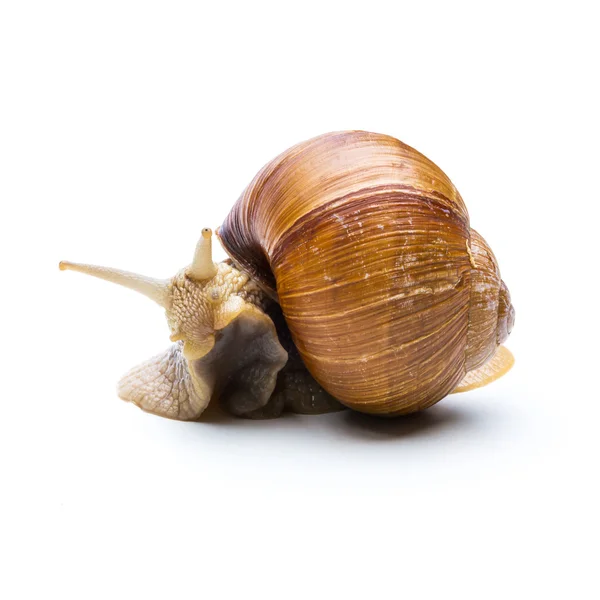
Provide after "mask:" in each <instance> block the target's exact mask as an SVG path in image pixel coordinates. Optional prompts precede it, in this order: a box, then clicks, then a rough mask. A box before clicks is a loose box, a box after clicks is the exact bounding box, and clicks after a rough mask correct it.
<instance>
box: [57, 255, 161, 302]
mask: <svg viewBox="0 0 600 600" xmlns="http://www.w3.org/2000/svg"><path fill="white" fill-rule="evenodd" d="M58 268H59V269H60V270H61V271H77V272H78V273H85V274H86V275H91V276H92V277H98V278H99V279H104V280H105V281H111V282H112V283H116V284H118V285H122V286H123V287H126V288H129V289H130V290H134V291H136V292H139V293H140V294H143V295H144V296H146V297H147V298H150V300H154V302H156V303H157V304H158V305H160V306H162V307H163V308H165V309H168V308H169V307H170V306H171V292H170V290H169V280H167V279H155V278H154V277H147V276H146V275H138V274H137V273H130V272H129V271H122V270H121V269H113V268H110V267H99V266H97V265H83V264H78V263H72V262H67V261H61V262H60V263H59V265H58Z"/></svg>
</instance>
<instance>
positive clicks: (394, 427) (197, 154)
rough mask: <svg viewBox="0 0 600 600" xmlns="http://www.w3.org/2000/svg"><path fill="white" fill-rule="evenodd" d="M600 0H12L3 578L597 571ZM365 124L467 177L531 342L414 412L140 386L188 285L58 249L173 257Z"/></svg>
mask: <svg viewBox="0 0 600 600" xmlns="http://www.w3.org/2000/svg"><path fill="white" fill-rule="evenodd" d="M594 4H595V3H593V2H576V1H572V2H565V3H556V2H539V3H538V2H527V1H520V2H502V3H498V4H492V3H480V2H474V3H472V4H470V3H465V2H443V3H442V2H440V3H431V2H400V1H395V2H388V3H382V2H376V1H373V0H369V1H368V2H360V3H352V2H344V3H332V2H325V1H321V2H318V3H314V4H313V3H311V2H306V1H304V2H295V3H287V2H277V3H272V4H269V3H264V2H257V1H253V2H238V3H235V2H230V3H218V2H211V3H203V2H188V3H183V2H150V1H145V2H131V1H124V0H119V1H117V2H110V1H104V2H80V1H73V2H62V1H57V2H38V3H35V2H27V1H14V2H11V1H7V2H3V3H2V5H1V6H2V8H1V9H0V61H1V71H0V85H1V93H0V202H1V206H2V208H1V213H0V227H1V232H0V244H1V249H0V250H1V253H0V260H1V264H2V280H1V281H2V283H1V285H2V293H1V295H0V302H1V304H2V306H1V315H2V320H3V325H2V343H1V345H0V352H1V353H2V357H1V362H0V365H1V370H2V379H1V387H0V394H1V396H0V401H1V407H2V414H1V416H0V444H1V448H0V461H1V466H2V472H1V480H0V482H1V486H2V490H1V491H0V503H1V510H0V520H1V530H0V552H1V553H2V557H0V564H1V571H2V573H1V575H0V596H2V598H6V599H7V600H9V599H10V600H12V599H21V598H35V599H42V598H43V599H46V598H52V599H53V598H60V599H71V598H77V599H81V598H85V599H88V598H90V599H95V598H111V599H114V598H144V599H145V598H177V599H179V598H182V599H187V598H204V599H210V600H214V599H220V598H303V599H304V598H355V597H356V598H369V599H380V598H398V597H403V598H410V599H411V600H412V599H420V598H440V597H443V598H461V599H465V598H477V599H482V598H485V599H489V598H503V599H504V598H527V599H530V598H542V597H543V598H553V597H556V598H577V599H586V598H598V594H599V593H600V585H599V582H598V543H599V542H598V539H599V538H598V536H599V534H600V527H599V517H598V503H599V500H600V497H599V493H598V488H597V486H598V473H599V469H598V456H599V455H600V452H599V450H600V441H599V434H598V431H599V428H600V421H599V418H600V408H599V400H600V394H599V392H598V387H599V386H598V376H597V373H598V358H599V351H598V336H599V335H600V331H599V328H598V262H597V252H598V250H597V248H598V242H597V240H598V218H599V217H600V209H599V200H600V199H599V192H598V189H599V185H598V174H599V158H600V156H599V151H598V134H599V127H598V125H599V123H598V107H599V106H600V97H599V94H598V58H599V56H600V47H599V43H598V28H597V24H598V17H597V15H595V14H594V12H593V5H594ZM339 129H367V130H372V131H377V132H382V133H387V134H391V135H393V136H395V137H398V138H400V139H402V140H403V141H404V142H406V143H408V144H410V145H412V146H414V147H416V148H417V149H418V150H420V151H421V152H423V153H425V154H426V155H427V156H429V157H430V158H431V159H432V160H434V161H435V162H436V163H437V164H439V165H440V166H441V167H442V169H444V171H446V173H448V174H449V176H450V177H451V178H452V180H453V181H454V183H455V184H456V186H457V187H458V189H459V190H460V191H461V193H462V195H463V197H464V199H465V201H466V203H467V205H468V207H469V210H470V214H471V222H472V225H473V226H474V227H475V228H476V229H478V230H479V231H480V232H481V233H482V234H483V235H484V236H485V238H486V239H487V240H488V242H489V243H490V245H491V246H492V248H493V249H494V251H495V253H496V255H497V257H498V259H499V262H500V266H501V269H502V274H503V277H504V279H505V281H506V282H507V284H508V286H509V288H510V290H511V292H512V296H513V300H514V304H515V307H516V311H517V319H516V327H515V330H514V332H513V335H512V337H511V339H510V340H509V343H508V346H509V348H511V350H512V351H513V353H514V354H515V356H516V359H517V364H516V366H515V368H514V369H513V371H512V372H511V373H510V374H509V375H507V376H506V377H505V378H504V379H502V380H500V381H498V382H496V383H495V384H494V385H492V386H490V387H487V388H485V389H480V390H476V391H473V392H469V393H467V394H462V395H457V396H451V397H449V398H447V399H445V400H443V401H442V402H441V403H440V404H439V405H437V406H436V407H434V408H433V409H431V410H430V411H428V412H427V413H425V414H423V415H422V416H419V417H416V418H411V419H404V420H395V421H379V420H373V419H369V418H364V417H360V416H356V415H354V414H351V413H341V414H333V415H327V416H320V417H300V416H290V417H288V418H283V419H280V420H277V421H267V422H248V421H243V420H230V421H226V422H210V423H206V422H203V423H194V424H190V423H178V422H173V421H168V420H164V419H160V418H157V417H154V416H151V415H147V414H145V413H143V412H141V411H139V410H138V409H136V408H135V407H134V406H131V405H128V404H125V403H123V402H121V401H120V400H119V399H118V398H117V396H116V393H115V382H116V381H117V379H118V378H119V376H120V375H121V374H122V373H123V372H124V371H126V370H127V369H128V368H129V367H131V366H133V365H134V364H137V363H138V362H140V361H142V360H144V359H145V358H147V357H149V356H150V355H152V354H154V353H157V352H159V351H161V350H162V349H163V348H165V347H167V346H168V344H169V341H168V339H167V338H168V329H167V326H166V323H165V321H164V319H163V316H162V314H161V310H160V309H159V308H157V307H156V306H155V305H153V304H152V303H150V302H148V301H147V300H144V299H143V298H141V297H140V296H138V295H136V294H133V293H131V292H128V291H126V290H122V289H119V288H117V287H115V286H111V285H109V284H107V283H104V282H100V281H98V280H94V279H91V278H85V277H83V276H80V275H77V274H73V273H60V272H59V270H58V268H57V265H58V261H59V260H61V259H67V260H74V261H81V262H92V263H99V264H107V265H111V266H117V267H121V268H125V269H131V270H136V271H139V272H142V273H146V274H149V275H154V276H161V277H167V276H170V275H172V274H174V273H175V272H176V271H177V270H178V269H179V268H181V267H182V266H184V265H185V264H187V263H188V262H189V260H190V259H191V255H192V251H193V248H194V245H195V243H196V240H197V237H198V235H199V232H200V229H201V228H202V227H204V226H211V227H213V228H214V227H216V226H218V225H219V224H220V223H221V221H222V220H223V218H224V216H225V215H226V214H227V212H228V210H229V209H230V207H231V206H232V204H233V202H234V201H235V200H236V198H237V197H238V195H239V193H240V192H241V191H242V189H243V188H244V187H245V185H246V184H247V183H249V181H250V180H251V178H252V177H253V175H254V174H255V173H256V171H257V170H258V169H259V168H260V167H261V166H262V165H263V164H264V163H265V162H267V161H268V160H270V159H271V158H273V157H274V156H275V155H276V154H278V153H279V152H281V151H282V150H284V149H285V148H287V147H288V146H290V145H292V144H294V143H296V142H299V141H301V140H304V139H306V138H309V137H312V136H314V135H317V134H320V133H323V132H326V131H331V130H339ZM218 252H219V254H218V258H223V257H224V253H223V252H222V251H221V249H220V248H219V249H218Z"/></svg>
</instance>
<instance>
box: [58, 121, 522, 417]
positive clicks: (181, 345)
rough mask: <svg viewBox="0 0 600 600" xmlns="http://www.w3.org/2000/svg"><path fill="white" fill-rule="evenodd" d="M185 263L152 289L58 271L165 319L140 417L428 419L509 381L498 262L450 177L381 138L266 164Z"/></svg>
mask: <svg viewBox="0 0 600 600" xmlns="http://www.w3.org/2000/svg"><path fill="white" fill-rule="evenodd" d="M216 234H217V237H218V239H219V240H220V242H221V244H222V246H223V247H224V249H225V251H226V252H227V254H228V255H229V257H230V258H229V259H228V260H226V261H224V262H221V263H220V264H215V263H214V262H213V259H212V250H211V244H212V231H211V230H210V229H203V230H202V232H201V236H200V240H199V242H198V244H197V246H196V249H195V254H194V257H193V260H192V263H191V264H190V265H189V266H188V267H186V268H184V269H183V270H182V271H180V272H179V273H177V274H176V275H175V276H174V277H173V278H172V279H168V280H161V279H153V278H150V277H145V276H141V275H136V274H133V273H129V272H126V271H121V270H117V269H112V268H105V267H98V266H93V265H84V264H76V263H70V262H61V263H60V268H61V269H63V270H65V269H69V270H73V271H79V272H82V273H87V274H89V275H93V276H95V277H100V278H102V279H106V280H108V281H112V282H114V283H118V284H121V285H123V286H125V287H129V288H131V289H133V290H136V291H138V292H140V293H142V294H144V295H145V296H147V297H149V298H150V299H152V300H154V301H155V302H156V303H158V304H159V305H160V306H161V307H163V308H164V310H165V312H166V317H167V322H168V325H169V328H170V332H171V337H170V339H171V341H172V342H173V345H172V346H171V347H170V348H169V349H168V350H167V351H166V352H165V353H163V354H161V355H158V356H155V357H154V358H151V359H150V360H148V361H146V362H145V363H143V364H141V365H140V366H138V367H136V368H134V369H132V370H131V371H130V372H129V373H127V374H126V375H125V376H124V377H123V379H122V380H121V381H120V383H119V387H118V393H119V396H120V397H121V398H123V399H124V400H127V401H130V402H132V403H134V404H136V405H137V406H139V407H140V408H142V409H143V410H145V411H148V412H150V413H154V414H157V415H160V416H163V417H169V418H173V419H180V420H197V419H198V418H199V417H200V416H201V414H202V413H203V411H204V410H205V409H206V407H207V406H208V405H209V403H210V402H211V401H215V402H218V403H220V405H221V406H222V407H224V408H225V409H226V410H227V411H229V412H230V413H232V414H234V415H238V416H242V417H248V418H269V417H276V416H279V415H280V414H281V413H282V412H283V411H284V410H291V411H294V412H297V413H306V414H309V413H323V412H329V411H334V410H340V409H343V408H345V407H348V408H350V409H353V410H355V411H360V412H363V413H371V414H375V415H381V416H396V415H403V414H407V413H412V412H415V411H419V410H423V409H426V408H428V407H430V406H432V405H433V404H435V403H436V402H438V401H439V400H441V399H442V398H444V397H445V396H446V395H448V394H449V393H451V392H458V391H466V390H468V389H473V388H475V387H480V386H482V385H486V384H487V383H490V382H491V381H493V380H495V379H497V378H498V377H500V376H502V375H503V374H505V373H506V372H507V371H508V370H509V369H510V368H511V366H512V364H513V362H514V361H513V357H512V354H511V353H510V352H509V350H508V349H506V348H505V347H504V346H502V343H503V342H504V341H505V340H506V339H507V337H508V335H509V333H510V331H511V329H512V327H513V323H514V315H515V313H514V308H513V306H512V304H511V300H510V295H509V292H508V289H507V287H506V285H505V284H504V282H503V281H502V279H501V277H500V271H499V269H498V263H497V261H496V258H495V257H494V254H493V252H492V250H491V249H490V247H489V246H488V245H487V243H486V242H485V240H484V239H483V238H482V237H481V236H480V235H479V234H478V233H477V232H476V231H475V230H473V229H471V228H470V225H469V215H468V213H467V208H466V206H465V204H464V202H463V199H462V198H461V196H460V194H459V193H458V191H457V189H456V188H455V187H454V185H453V184H452V183H451V181H450V180H449V179H448V177H447V176H446V175H445V174H444V173H443V172H442V171H441V170H440V169H439V167H437V166H436V165H435V164H434V163H433V162H431V161H430V160H429V159H427V158H426V157H425V156H423V155H422V154H420V153H419V152H417V151H416V150H414V149H413V148H411V147H410V146H407V145H406V144H404V143H402V142H400V141H399V140H397V139H395V138H393V137H390V136H387V135H382V134H376V133H369V132H365V131H343V132H336V133H328V134H324V135H321V136H319V137H316V138H313V139H310V140H308V141H305V142H303V143H300V144H298V145H296V146H293V147H292V148H290V149H288V150H287V151H285V152H283V153H282V154H280V155H279V156H278V157H277V158H275V159H274V160H273V161H271V162H270V163H268V164H267V165H266V166H265V167H263V168H262V169H261V170H260V172H259V173H258V174H257V175H256V177H255V178H254V180H253V181H252V182H251V183H250V185H249V186H248V187H247V188H246V189H245V191H244V192H243V193H242V195H241V196H240V198H239V199H238V200H237V202H236V204H235V205H234V206H233V208H232V210H231V212H230V213H229V214H228V216H227V217H226V219H225V221H224V222H223V224H222V225H221V226H220V227H219V228H218V229H217V231H216Z"/></svg>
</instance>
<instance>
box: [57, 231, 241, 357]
mask: <svg viewBox="0 0 600 600" xmlns="http://www.w3.org/2000/svg"><path fill="white" fill-rule="evenodd" d="M59 267H60V269H61V270H70V271H78V272H79V273H85V274H87V275H92V276H94V277H98V278H100V279H105V280H106V281H111V282H113V283H117V284H119V285H122V286H124V287H127V288H129V289H132V290H135V291H136V292H139V293H141V294H143V295H144V296H146V297H148V298H150V299H151V300H153V301H154V302H156V303H157V304H158V305H159V306H162V307H163V308H164V309H165V313H166V317H167V322H168V324H169V327H170V329H171V340H172V341H180V340H181V341H182V342H183V348H184V350H183V352H184V355H185V357H186V358H187V359H188V360H194V359H197V358H201V357H202V356H204V355H205V354H207V353H208V352H209V351H210V350H211V348H212V347H213V345H214V333H215V331H216V330H217V329H219V324H220V323H219V321H220V320H221V319H222V311H223V308H224V307H223V305H224V304H226V299H227V293H226V292H227V290H228V285H227V284H228V281H227V277H226V276H225V273H221V272H220V271H221V270H220V269H219V266H218V265H216V264H215V263H214V262H213V260H212V231H211V230H210V229H208V228H205V229H203V230H202V235H201V237H200V240H199V241H198V244H197V245H196V251H195V253H194V258H193V261H192V263H191V264H190V265H189V266H188V267H186V268H185V269H183V270H181V271H180V272H179V273H177V274H176V275H175V276H174V277H172V278H171V279H155V278H153V277H147V276H145V275H138V274H136V273H131V272H129V271H122V270H120V269H113V268H109V267H100V266H96V265H87V264H78V263H71V262H66V261H63V262H61V263H60V265H59ZM230 304H231V302H230ZM226 308H228V309H231V308H233V307H230V306H228V307H226Z"/></svg>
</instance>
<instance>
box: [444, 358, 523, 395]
mask: <svg viewBox="0 0 600 600" xmlns="http://www.w3.org/2000/svg"><path fill="white" fill-rule="evenodd" d="M514 364H515V358H514V356H513V355H512V352H511V351H510V350H509V349H508V348H506V347H505V346H498V349H497V350H496V353H495V354H494V356H492V358H491V359H490V360H489V361H488V362H486V363H485V364H484V365H482V366H481V367H479V368H478V369H474V370H473V371H469V372H468V373H467V374H466V375H465V376H464V378H463V379H462V381H461V382H460V383H459V384H458V385H457V386H456V388H455V389H454V390H453V391H452V393H453V394H457V393H460V392H468V391H469V390H474V389H476V388H480V387H484V386H486V385H488V384H490V383H492V382H493V381H496V379H500V377H502V376H503V375H506V373H508V372H509V371H510V370H511V369H512V366H513V365H514Z"/></svg>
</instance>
